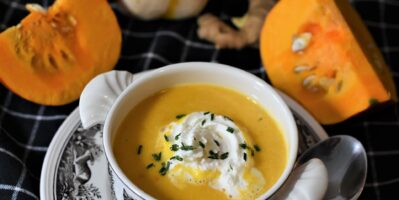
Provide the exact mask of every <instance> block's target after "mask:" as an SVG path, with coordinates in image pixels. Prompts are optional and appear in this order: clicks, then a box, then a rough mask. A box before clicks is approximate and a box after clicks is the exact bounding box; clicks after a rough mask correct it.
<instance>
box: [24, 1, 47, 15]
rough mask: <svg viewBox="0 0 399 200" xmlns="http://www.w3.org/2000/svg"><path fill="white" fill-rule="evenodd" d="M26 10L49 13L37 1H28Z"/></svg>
mask: <svg viewBox="0 0 399 200" xmlns="http://www.w3.org/2000/svg"><path fill="white" fill-rule="evenodd" d="M25 8H26V10H28V11H29V12H40V13H43V14H45V13H47V10H46V9H45V8H43V7H42V6H41V5H39V4H36V3H28V4H26V6H25Z"/></svg>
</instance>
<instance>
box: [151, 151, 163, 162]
mask: <svg viewBox="0 0 399 200" xmlns="http://www.w3.org/2000/svg"><path fill="white" fill-rule="evenodd" d="M152 158H154V160H155V161H160V160H161V158H162V152H159V153H153V154H152Z"/></svg>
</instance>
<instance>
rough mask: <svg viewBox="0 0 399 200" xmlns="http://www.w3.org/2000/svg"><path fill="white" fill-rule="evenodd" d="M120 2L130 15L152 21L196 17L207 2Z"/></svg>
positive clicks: (188, 0)
mask: <svg viewBox="0 0 399 200" xmlns="http://www.w3.org/2000/svg"><path fill="white" fill-rule="evenodd" d="M121 2H122V4H123V6H124V7H125V8H126V9H127V10H128V11H129V12H130V13H131V14H132V15H134V16H136V17H138V18H141V19H144V20H152V19H158V18H167V19H184V18H189V17H193V16H196V15H198V14H199V13H200V12H201V11H202V9H204V7H205V5H206V4H207V2H208V0H121Z"/></svg>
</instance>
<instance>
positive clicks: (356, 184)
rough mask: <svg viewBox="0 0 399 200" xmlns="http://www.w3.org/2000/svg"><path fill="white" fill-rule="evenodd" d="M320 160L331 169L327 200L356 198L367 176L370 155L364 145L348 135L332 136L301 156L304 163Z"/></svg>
mask: <svg viewBox="0 0 399 200" xmlns="http://www.w3.org/2000/svg"><path fill="white" fill-rule="evenodd" d="M312 158H318V159H320V160H321V161H322V162H323V163H324V165H325V166H326V168H327V171H328V188H327V191H326V193H325V196H324V199H357V198H358V197H359V196H360V194H361V192H362V190H363V187H364V184H365V181H366V176H367V156H366V151H365V150H364V148H363V145H362V144H361V143H360V142H359V141H358V140H357V139H355V138H353V137H351V136H347V135H339V136H333V137H330V138H328V139H326V140H324V141H321V142H320V143H318V144H316V145H315V146H313V147H311V148H309V149H307V150H306V151H305V152H303V153H302V155H301V156H300V157H299V158H298V160H297V164H296V165H299V166H300V165H302V164H304V163H306V162H307V161H309V160H310V159H312Z"/></svg>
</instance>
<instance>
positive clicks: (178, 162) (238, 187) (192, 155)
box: [161, 112, 265, 199]
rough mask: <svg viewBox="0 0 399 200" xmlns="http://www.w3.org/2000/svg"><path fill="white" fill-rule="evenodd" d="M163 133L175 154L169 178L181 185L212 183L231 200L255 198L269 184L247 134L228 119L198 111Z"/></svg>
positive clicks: (213, 186)
mask: <svg viewBox="0 0 399 200" xmlns="http://www.w3.org/2000/svg"><path fill="white" fill-rule="evenodd" d="M161 134H162V137H165V140H164V148H165V149H166V150H167V151H169V154H171V155H169V157H170V158H171V159H170V163H169V164H170V166H169V173H168V178H170V179H171V181H172V182H173V183H174V184H175V185H177V186H179V185H181V184H182V183H189V184H208V185H209V186H210V187H212V188H213V189H216V190H219V191H222V192H224V193H225V194H226V195H227V196H228V197H229V198H232V199H246V198H252V199H253V198H255V196H256V195H258V192H259V191H260V190H261V189H262V187H263V186H264V184H265V180H264V178H263V175H262V173H261V172H260V171H259V170H257V169H256V168H255V167H254V161H253V157H252V156H251V152H250V151H248V148H246V147H245V145H246V144H247V142H246V140H245V138H244V134H243V133H242V131H241V130H240V128H239V127H238V126H237V125H236V124H235V123H234V122H233V121H232V120H231V119H230V118H228V117H225V116H222V115H216V114H213V113H210V112H194V113H191V114H189V115H186V116H184V117H181V118H180V119H178V120H177V121H174V122H172V123H170V124H169V125H167V126H165V127H164V128H163V129H162V130H161Z"/></svg>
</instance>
